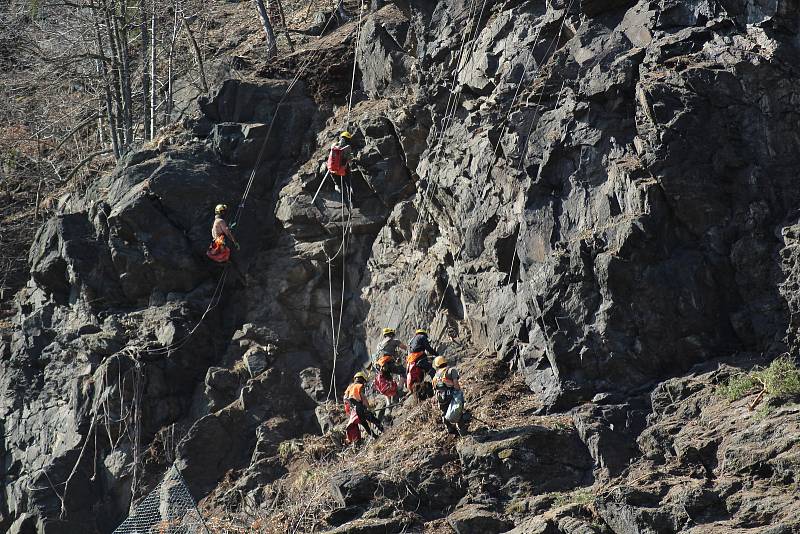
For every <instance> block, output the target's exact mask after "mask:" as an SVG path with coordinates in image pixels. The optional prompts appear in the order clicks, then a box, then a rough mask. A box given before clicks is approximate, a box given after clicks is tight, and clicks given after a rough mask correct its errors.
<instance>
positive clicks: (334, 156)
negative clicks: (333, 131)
mask: <svg viewBox="0 0 800 534" xmlns="http://www.w3.org/2000/svg"><path fill="white" fill-rule="evenodd" d="M352 139H353V134H351V133H350V132H348V131H346V130H345V131H344V132H342V133H341V134H339V140H338V141H337V142H335V143H333V144H332V145H331V151H330V153H329V154H328V171H329V172H330V173H331V174H334V175H336V176H346V175H347V171H348V170H349V169H348V166H349V165H350V161H351V160H352V159H353V147H352V146H351V144H350V142H351V141H352Z"/></svg>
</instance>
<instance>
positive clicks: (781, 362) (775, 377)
mask: <svg viewBox="0 0 800 534" xmlns="http://www.w3.org/2000/svg"><path fill="white" fill-rule="evenodd" d="M753 376H754V378H755V379H756V380H757V381H758V382H759V383H760V384H762V385H763V387H764V391H766V392H767V395H769V396H771V397H787V396H791V395H800V369H798V368H797V362H795V361H794V359H792V358H791V357H789V356H788V355H783V356H781V357H779V358H776V359H775V360H774V361H773V362H772V363H771V364H769V366H768V367H767V368H766V369H762V370H759V371H755V372H753Z"/></svg>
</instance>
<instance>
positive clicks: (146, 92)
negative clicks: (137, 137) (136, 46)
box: [139, 0, 152, 141]
mask: <svg viewBox="0 0 800 534" xmlns="http://www.w3.org/2000/svg"><path fill="white" fill-rule="evenodd" d="M148 5H149V2H148V1H147V0H139V34H140V37H141V38H142V130H143V136H144V139H145V141H147V140H148V139H151V138H152V135H151V134H150V114H151V107H150V106H151V105H152V101H151V99H150V90H151V83H150V72H151V71H150V68H151V67H150V57H151V56H150V50H149V47H150V35H149V29H150V28H149V25H150V20H149V19H150V17H149V16H148V15H149V13H148V9H147V6H148Z"/></svg>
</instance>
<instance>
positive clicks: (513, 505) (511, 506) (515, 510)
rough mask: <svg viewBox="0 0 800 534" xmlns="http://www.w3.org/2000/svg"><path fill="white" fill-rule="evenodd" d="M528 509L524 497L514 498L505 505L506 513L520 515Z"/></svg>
mask: <svg viewBox="0 0 800 534" xmlns="http://www.w3.org/2000/svg"><path fill="white" fill-rule="evenodd" d="M527 511H528V503H527V502H526V501H525V500H524V499H514V500H513V501H511V502H509V503H507V504H506V506H505V512H506V514H508V515H522V514H524V513H526V512H527Z"/></svg>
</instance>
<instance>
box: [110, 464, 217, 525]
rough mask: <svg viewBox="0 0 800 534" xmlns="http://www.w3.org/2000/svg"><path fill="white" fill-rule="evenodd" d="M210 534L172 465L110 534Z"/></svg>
mask: <svg viewBox="0 0 800 534" xmlns="http://www.w3.org/2000/svg"><path fill="white" fill-rule="evenodd" d="M190 533H191V534H194V533H201V534H210V531H209V530H208V527H206V524H205V521H204V520H203V517H202V516H201V515H200V512H198V510H197V505H196V503H195V502H194V498H193V497H192V494H191V493H190V492H189V488H188V487H187V486H186V483H185V482H184V480H183V477H182V476H181V473H180V471H178V469H177V468H176V467H175V466H172V467H171V468H170V469H169V471H167V473H166V474H165V475H164V478H163V479H161V482H159V483H158V486H156V487H155V489H153V491H151V492H150V494H149V495H147V497H145V498H144V499H142V500H141V501H140V502H139V504H138V505H136V509H135V510H134V511H133V513H132V514H131V515H130V516H128V519H126V520H125V521H124V522H123V523H122V524H121V525H120V526H118V527H117V530H115V531H114V534H190Z"/></svg>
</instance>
